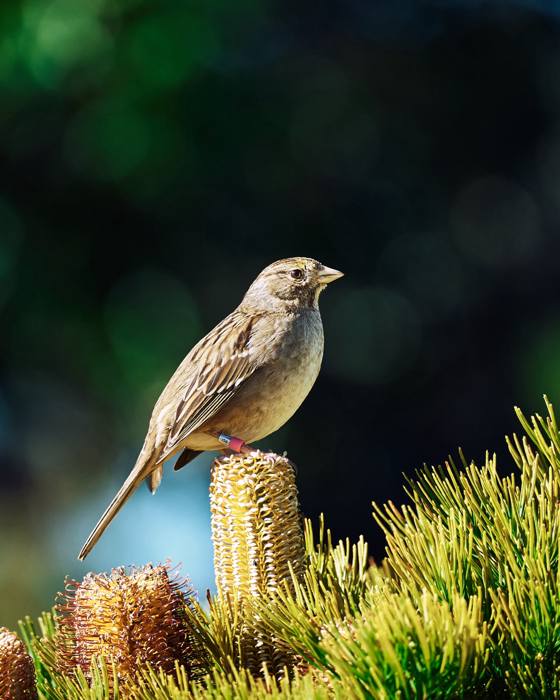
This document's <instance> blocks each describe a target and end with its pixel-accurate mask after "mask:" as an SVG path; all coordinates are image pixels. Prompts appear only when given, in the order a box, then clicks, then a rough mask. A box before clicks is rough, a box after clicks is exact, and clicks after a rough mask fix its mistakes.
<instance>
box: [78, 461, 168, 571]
mask: <svg viewBox="0 0 560 700" xmlns="http://www.w3.org/2000/svg"><path fill="white" fill-rule="evenodd" d="M154 461H155V460H149V461H147V460H146V457H145V456H144V455H142V454H140V457H139V458H138V461H137V462H136V464H135V466H134V468H133V469H132V471H131V472H130V474H129V475H128V477H127V478H126V481H125V482H124V484H123V485H122V486H121V487H120V489H119V490H118V492H117V494H116V495H115V497H114V498H113V500H112V501H111V503H109V505H108V506H107V509H106V510H105V512H104V513H103V515H102V516H101V517H100V518H99V521H98V523H97V525H96V526H95V527H94V528H93V530H92V531H91V534H90V536H89V537H88V538H87V540H86V542H85V544H84V546H83V547H82V549H81V550H80V553H79V554H78V559H82V560H83V559H85V558H86V557H87V555H88V554H89V553H90V552H91V550H92V549H93V548H94V547H95V545H96V544H97V541H98V540H99V538H100V537H101V535H102V534H103V533H104V532H105V530H106V529H107V527H108V525H109V523H110V522H111V520H113V518H114V517H115V515H116V514H117V513H118V512H119V510H120V509H121V508H122V507H123V505H124V504H125V502H126V501H127V499H128V497H129V496H130V495H131V494H132V492H133V491H135V490H136V488H137V487H138V486H139V484H140V483H141V482H142V480H143V479H144V478H145V477H146V475H147V474H150V473H151V471H152V468H153V466H155V465H154Z"/></svg>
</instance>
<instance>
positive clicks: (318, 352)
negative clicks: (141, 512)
mask: <svg viewBox="0 0 560 700" xmlns="http://www.w3.org/2000/svg"><path fill="white" fill-rule="evenodd" d="M266 354H267V359H266V361H265V362H264V363H263V365H262V366H261V367H260V368H259V369H258V370H257V371H256V372H255V373H254V374H253V375H252V376H251V377H250V378H249V379H248V380H247V381H246V382H245V383H244V384H243V385H242V386H241V387H240V389H239V391H238V393H237V394H236V395H235V396H234V397H233V398H232V399H231V401H230V402H229V403H228V404H226V405H225V406H224V408H223V409H221V410H220V412H219V414H218V415H217V416H215V417H214V418H213V419H212V420H211V421H210V422H209V423H208V424H207V425H205V426H204V427H203V430H201V431H200V433H197V434H193V435H191V436H189V440H188V441H187V445H188V446H189V447H192V448H193V449H206V450H208V449H218V448H219V447H220V445H219V443H216V444H213V445H212V446H210V444H209V440H208V439H209V437H210V436H209V433H211V432H213V431H214V430H217V431H223V432H225V433H227V434H230V435H235V436H236V437H240V438H242V439H243V440H245V442H248V443H250V442H253V441H255V440H260V439H262V438H264V437H266V436H267V435H270V434H271V433H273V432H275V431H276V430H278V429H279V428H280V427H282V425H284V423H286V422H287V421H288V420H289V419H290V418H291V417H292V416H293V414H294V413H295V412H296V411H297V409H298V408H299V407H300V406H301V404H302V402H303V401H304V399H305V397H306V396H307V394H308V393H309V391H310V390H311V388H312V386H313V384H314V383H315V380H316V379H317V375H318V374H319V370H320V368H321V362H322V358H323V326H322V323H321V317H320V315H319V312H318V311H317V312H315V313H311V311H310V312H309V314H308V316H307V317H304V318H302V319H295V320H294V321H293V322H292V324H291V325H290V326H288V327H287V328H285V329H281V331H280V332H276V333H275V334H273V335H272V336H271V338H270V342H269V345H268V347H267V348H266ZM202 432H204V436H203V435H202V434H201V433H202ZM191 443H192V444H191ZM195 443H196V445H195ZM202 444H204V445H205V447H203V448H202ZM197 445H200V446H199V447H197Z"/></svg>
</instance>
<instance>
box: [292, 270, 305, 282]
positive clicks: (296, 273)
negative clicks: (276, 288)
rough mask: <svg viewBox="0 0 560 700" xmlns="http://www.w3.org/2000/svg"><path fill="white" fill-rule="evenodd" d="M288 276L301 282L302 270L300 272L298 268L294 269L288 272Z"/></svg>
mask: <svg viewBox="0 0 560 700" xmlns="http://www.w3.org/2000/svg"><path fill="white" fill-rule="evenodd" d="M290 275H291V276H292V278H293V279H295V280H302V279H303V270H301V269H300V268H299V267H296V269H295V270H292V271H291V272H290Z"/></svg>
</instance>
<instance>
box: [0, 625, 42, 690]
mask: <svg viewBox="0 0 560 700" xmlns="http://www.w3.org/2000/svg"><path fill="white" fill-rule="evenodd" d="M36 697H37V689H36V687H35V670H34V668H33V661H32V660H31V657H30V656H29V654H28V653H27V650H26V648H25V645H24V644H23V642H22V641H21V639H20V638H19V637H18V636H17V635H15V634H14V633H13V632H10V630H8V629H6V628H5V627H0V698H2V700H31V699H32V698H36Z"/></svg>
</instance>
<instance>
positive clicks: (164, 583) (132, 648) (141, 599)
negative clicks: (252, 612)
mask: <svg viewBox="0 0 560 700" xmlns="http://www.w3.org/2000/svg"><path fill="white" fill-rule="evenodd" d="M192 595H193V593H192V591H191V590H190V589H188V588H186V582H185V581H180V580H177V579H173V578H171V577H170V575H169V570H168V568H167V567H165V566H152V565H147V566H144V567H142V568H133V569H131V570H129V571H127V570H126V569H124V568H122V567H121V568H117V569H113V570H112V571H111V573H110V574H108V575H107V574H104V573H102V574H88V575H87V576H86V577H85V578H84V580H83V581H82V582H81V583H78V582H71V583H69V584H68V585H67V589H66V594H65V595H64V598H63V601H62V602H61V603H60V604H59V605H58V606H57V610H58V613H59V634H58V635H57V640H56V647H57V662H58V665H59V669H60V670H61V671H62V672H64V673H66V674H70V673H71V672H72V671H73V670H74V669H75V668H76V667H77V666H79V667H80V668H81V669H82V670H83V672H84V673H85V674H86V677H90V673H91V664H92V661H93V660H94V658H100V657H103V658H105V659H106V661H107V662H108V663H109V664H111V663H112V664H114V665H115V668H116V671H117V674H118V676H119V678H121V679H126V678H130V677H132V676H134V675H135V674H136V672H137V671H139V670H140V669H141V668H142V667H143V666H145V664H150V665H151V666H152V667H153V668H158V669H161V670H163V671H164V672H166V673H172V672H173V670H174V667H175V662H179V663H180V664H183V665H184V666H185V668H186V669H187V672H188V673H189V675H196V671H197V670H199V669H200V665H201V652H200V650H199V649H198V648H197V645H196V644H195V643H194V641H193V637H192V635H191V632H190V629H189V627H188V625H187V623H186V615H185V606H186V605H188V604H189V599H190V598H191V597H192Z"/></svg>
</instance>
